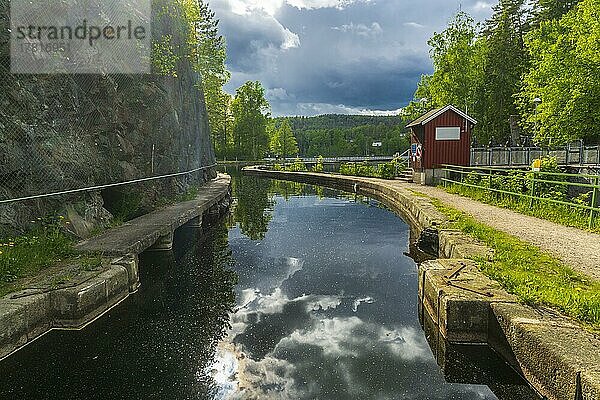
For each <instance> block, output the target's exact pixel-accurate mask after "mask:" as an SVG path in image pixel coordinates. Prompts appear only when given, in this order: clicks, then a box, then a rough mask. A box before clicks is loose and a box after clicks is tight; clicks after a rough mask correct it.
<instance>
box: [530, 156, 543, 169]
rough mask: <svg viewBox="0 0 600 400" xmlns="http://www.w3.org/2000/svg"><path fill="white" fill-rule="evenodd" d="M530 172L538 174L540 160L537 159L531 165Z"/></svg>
mask: <svg viewBox="0 0 600 400" xmlns="http://www.w3.org/2000/svg"><path fill="white" fill-rule="evenodd" d="M531 170H532V171H533V172H540V171H541V170H542V160H540V159H539V158H538V159H536V160H534V161H533V164H532V165H531Z"/></svg>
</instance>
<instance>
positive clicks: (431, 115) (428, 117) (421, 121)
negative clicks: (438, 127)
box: [406, 105, 477, 128]
mask: <svg viewBox="0 0 600 400" xmlns="http://www.w3.org/2000/svg"><path fill="white" fill-rule="evenodd" d="M449 110H452V111H454V112H455V113H457V114H458V115H460V116H461V117H463V118H465V119H467V120H468V121H471V122H472V123H474V124H476V123H477V120H475V119H474V118H473V117H470V116H468V115H467V114H465V113H464V112H462V111H460V110H459V109H458V108H456V107H454V106H453V105H448V106H446V107H442V108H436V109H435V110H431V111H429V112H427V113H425V114H423V115H421V116H420V117H419V118H417V119H415V120H414V121H413V122H411V123H410V124H408V125H407V126H406V127H407V128H412V127H413V126H418V125H425V124H427V123H429V122H431V121H433V120H434V119H436V118H437V117H439V116H440V115H442V114H443V113H445V112H446V111H449Z"/></svg>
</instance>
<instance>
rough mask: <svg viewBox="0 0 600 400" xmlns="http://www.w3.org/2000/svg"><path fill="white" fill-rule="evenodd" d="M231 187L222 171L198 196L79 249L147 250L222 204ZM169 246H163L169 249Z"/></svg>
mask: <svg viewBox="0 0 600 400" xmlns="http://www.w3.org/2000/svg"><path fill="white" fill-rule="evenodd" d="M230 188H231V177H229V176H228V175H223V174H219V175H218V177H217V179H215V180H214V181H211V182H209V183H207V184H205V185H204V186H202V190H201V193H200V194H199V195H198V197H196V199H194V200H191V201H186V202H182V203H178V204H175V205H173V206H170V207H167V208H164V209H161V210H157V211H154V212H151V213H150V214H146V215H143V216H141V217H139V218H136V219H134V220H132V221H129V222H127V223H125V224H123V225H121V226H118V227H116V228H113V229H110V230H109V231H107V232H105V233H103V234H101V235H98V236H95V237H92V238H90V239H88V240H84V241H83V242H80V243H79V244H77V246H75V248H76V249H77V250H78V251H80V252H82V253H99V254H102V255H104V256H109V257H122V256H126V255H128V254H140V253H143V252H144V251H146V250H148V249H149V248H151V247H152V246H153V245H154V244H155V243H157V242H159V241H161V239H165V238H169V237H170V236H171V235H172V234H173V232H174V231H175V230H176V229H178V228H180V227H181V226H183V225H184V224H186V223H187V222H188V221H190V220H193V219H195V218H198V217H202V215H203V214H205V213H207V212H208V211H209V210H210V209H211V208H212V207H214V206H215V205H216V206H217V207H219V205H220V204H221V203H222V202H224V201H225V200H226V199H228V198H229V195H230ZM165 243H166V242H165ZM162 244H164V243H162ZM167 247H168V246H162V247H161V248H160V249H161V250H165V249H167Z"/></svg>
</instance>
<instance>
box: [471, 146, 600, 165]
mask: <svg viewBox="0 0 600 400" xmlns="http://www.w3.org/2000/svg"><path fill="white" fill-rule="evenodd" d="M546 156H551V157H555V158H556V161H557V162H558V164H559V165H581V166H584V165H586V166H587V165H589V166H600V146H582V145H576V146H573V145H568V146H565V147H564V148H561V149H552V150H550V149H542V148H539V147H490V148H484V147H480V148H472V149H471V165H472V166H528V165H531V163H532V162H533V161H534V160H535V159H538V158H542V157H546Z"/></svg>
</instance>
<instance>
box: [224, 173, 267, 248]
mask: <svg viewBox="0 0 600 400" xmlns="http://www.w3.org/2000/svg"><path fill="white" fill-rule="evenodd" d="M232 187H233V195H234V197H235V198H236V199H237V204H236V206H235V210H234V218H235V221H236V222H237V223H239V224H240V229H241V231H242V233H243V234H244V235H246V236H248V237H249V238H250V239H252V240H262V239H264V237H265V234H266V233H267V230H268V229H269V222H271V219H272V218H273V205H274V202H273V200H272V199H271V198H270V196H269V181H268V180H264V179H260V178H257V177H253V176H243V175H237V176H235V175H233V180H232Z"/></svg>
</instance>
